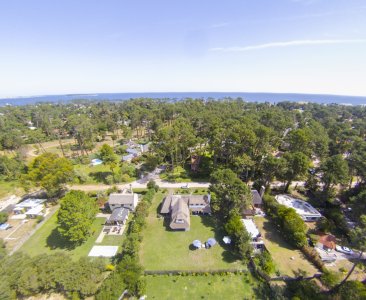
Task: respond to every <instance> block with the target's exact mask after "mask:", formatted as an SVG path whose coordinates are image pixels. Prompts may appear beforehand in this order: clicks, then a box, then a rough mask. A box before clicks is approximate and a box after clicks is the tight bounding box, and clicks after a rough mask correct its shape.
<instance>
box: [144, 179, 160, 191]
mask: <svg viewBox="0 0 366 300" xmlns="http://www.w3.org/2000/svg"><path fill="white" fill-rule="evenodd" d="M147 188H148V189H154V190H155V192H157V191H159V186H158V185H157V184H156V182H155V181H154V180H152V179H151V180H150V181H149V182H148V183H147Z"/></svg>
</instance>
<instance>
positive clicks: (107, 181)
mask: <svg viewBox="0 0 366 300" xmlns="http://www.w3.org/2000/svg"><path fill="white" fill-rule="evenodd" d="M105 181H106V183H107V184H113V183H114V178H113V175H108V176H107V177H106V178H105Z"/></svg>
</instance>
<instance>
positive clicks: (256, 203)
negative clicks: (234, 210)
mask: <svg viewBox="0 0 366 300" xmlns="http://www.w3.org/2000/svg"><path fill="white" fill-rule="evenodd" d="M251 192H252V202H251V203H250V205H249V207H246V208H244V209H242V211H241V215H242V217H243V218H251V217H253V216H255V215H256V209H261V208H262V207H263V199H262V197H261V195H260V194H259V193H258V191H257V190H251Z"/></svg>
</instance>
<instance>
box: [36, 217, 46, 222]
mask: <svg viewBox="0 0 366 300" xmlns="http://www.w3.org/2000/svg"><path fill="white" fill-rule="evenodd" d="M36 220H37V223H41V222H42V221H43V220H44V216H37V217H36Z"/></svg>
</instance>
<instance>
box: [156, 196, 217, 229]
mask: <svg viewBox="0 0 366 300" xmlns="http://www.w3.org/2000/svg"><path fill="white" fill-rule="evenodd" d="M160 213H161V214H164V215H170V225H169V226H170V228H171V229H174V230H189V228H190V213H192V214H210V213H211V205H210V195H209V194H208V195H168V196H167V197H165V199H164V201H163V203H162V206H161V209H160Z"/></svg>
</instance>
